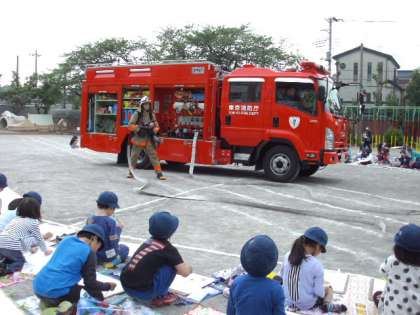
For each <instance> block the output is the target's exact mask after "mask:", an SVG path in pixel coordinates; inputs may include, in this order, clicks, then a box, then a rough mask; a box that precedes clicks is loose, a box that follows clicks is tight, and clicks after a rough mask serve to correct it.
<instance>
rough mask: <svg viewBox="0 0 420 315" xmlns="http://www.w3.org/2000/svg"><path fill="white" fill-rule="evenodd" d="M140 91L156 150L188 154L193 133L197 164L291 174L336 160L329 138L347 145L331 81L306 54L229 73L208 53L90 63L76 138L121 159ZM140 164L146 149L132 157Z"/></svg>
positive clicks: (282, 176)
mask: <svg viewBox="0 0 420 315" xmlns="http://www.w3.org/2000/svg"><path fill="white" fill-rule="evenodd" d="M144 95H148V96H150V98H151V100H152V104H153V109H154V112H155V114H156V117H157V119H158V121H159V124H160V127H161V130H160V137H161V139H162V142H161V144H160V145H159V147H158V154H159V157H160V158H161V159H162V160H165V161H167V162H168V163H173V162H176V163H189V162H190V161H191V155H192V151H193V150H192V147H193V138H194V135H195V134H196V135H197V141H196V155H195V161H196V163H198V164H210V165H222V164H232V163H241V164H243V165H248V166H255V169H256V170H260V169H263V170H264V172H265V175H266V176H267V177H268V178H269V179H271V180H275V181H293V180H294V179H295V178H296V177H297V176H299V175H301V176H310V175H312V174H314V173H315V172H316V171H317V170H318V168H319V167H320V166H324V165H328V164H334V163H337V162H338V155H337V151H336V148H335V146H336V145H337V143H340V145H341V146H342V148H341V150H345V147H346V145H345V143H346V141H347V140H346V138H345V136H346V133H345V132H344V133H343V132H341V131H342V129H343V128H344V127H343V126H342V125H343V121H342V120H340V119H339V118H340V116H339V115H338V113H339V107H340V101H339V98H338V96H337V93H336V90H334V87H333V81H332V80H331V79H330V78H329V74H328V72H326V71H325V70H324V69H323V68H322V67H320V66H318V65H316V64H314V63H311V62H303V63H302V64H301V69H300V70H299V71H297V70H289V71H274V70H271V69H265V68H257V67H254V66H252V65H247V66H244V67H243V68H240V69H236V70H234V71H232V72H231V73H228V74H226V73H224V72H222V71H221V70H220V69H219V67H218V66H216V65H214V64H213V63H210V62H176V63H162V64H154V65H127V66H94V67H89V68H88V69H87V70H86V80H85V81H84V82H83V88H82V112H81V146H82V147H87V148H90V149H93V150H96V151H101V152H114V153H117V154H118V161H119V162H124V161H125V160H126V158H127V157H126V147H127V143H129V141H128V136H129V131H128V129H127V125H128V122H129V119H130V117H131V115H132V114H133V113H134V112H135V111H136V110H137V106H138V101H139V99H140V98H141V97H142V96H144ZM338 131H340V132H338ZM343 134H344V136H343ZM343 137H344V138H343ZM147 164H148V160H147V157H146V156H144V157H143V158H142V160H141V161H139V165H140V166H141V167H147Z"/></svg>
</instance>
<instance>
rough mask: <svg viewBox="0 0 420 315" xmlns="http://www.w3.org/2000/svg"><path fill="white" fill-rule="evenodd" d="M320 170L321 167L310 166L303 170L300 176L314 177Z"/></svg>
mask: <svg viewBox="0 0 420 315" xmlns="http://www.w3.org/2000/svg"><path fill="white" fill-rule="evenodd" d="M318 170H319V165H310V166H308V167H307V168H303V169H301V170H300V173H299V176H302V177H309V176H311V175H314V174H315V173H316V172H317V171H318Z"/></svg>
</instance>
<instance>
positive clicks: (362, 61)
mask: <svg viewBox="0 0 420 315" xmlns="http://www.w3.org/2000/svg"><path fill="white" fill-rule="evenodd" d="M333 59H334V60H335V64H336V71H337V73H336V79H337V81H341V82H343V83H347V84H350V85H349V86H346V87H343V88H342V89H340V97H341V98H342V100H343V102H344V103H347V104H356V103H357V102H358V93H359V92H360V91H365V95H366V96H365V103H366V104H377V105H379V104H380V105H382V104H384V103H386V102H388V101H390V99H391V97H392V99H393V100H394V102H397V103H398V104H401V100H402V96H403V92H404V89H403V88H402V87H401V86H400V85H399V84H398V69H399V68H400V65H399V64H398V62H397V61H396V60H395V59H394V57H393V56H391V55H389V54H386V53H383V52H380V51H377V50H374V49H370V48H367V47H365V46H363V44H361V45H360V46H358V47H355V48H353V49H350V50H347V51H344V52H342V53H340V54H337V55H335V56H333Z"/></svg>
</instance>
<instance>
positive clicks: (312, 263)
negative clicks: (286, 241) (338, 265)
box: [282, 227, 347, 313]
mask: <svg viewBox="0 0 420 315" xmlns="http://www.w3.org/2000/svg"><path fill="white" fill-rule="evenodd" d="M327 243H328V235H327V233H326V232H325V231H324V230H323V229H321V228H320V227H311V228H309V229H307V230H306V231H305V233H304V234H303V235H302V236H300V237H299V238H298V239H296V240H295V242H294V243H293V246H292V250H291V251H290V253H288V254H286V255H285V259H284V264H283V269H282V278H283V286H284V290H285V294H286V303H287V305H288V307H289V308H290V310H295V311H299V310H302V311H306V310H311V309H314V308H317V307H319V308H320V309H321V310H322V311H323V312H337V313H341V312H345V311H346V310H347V307H346V306H345V305H342V304H332V303H331V301H332V298H333V290H332V288H331V287H330V286H329V287H325V285H324V267H323V266H322V264H321V262H320V261H319V260H318V259H317V258H316V256H318V255H319V254H321V253H325V252H326V251H327V250H326V246H327Z"/></svg>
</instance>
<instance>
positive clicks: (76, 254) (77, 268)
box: [33, 224, 116, 314]
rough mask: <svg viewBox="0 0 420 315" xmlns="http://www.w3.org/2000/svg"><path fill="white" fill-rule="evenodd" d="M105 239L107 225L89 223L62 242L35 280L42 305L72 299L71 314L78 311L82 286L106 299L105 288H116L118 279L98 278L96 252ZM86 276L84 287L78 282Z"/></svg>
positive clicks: (46, 305)
mask: <svg viewBox="0 0 420 315" xmlns="http://www.w3.org/2000/svg"><path fill="white" fill-rule="evenodd" d="M104 241H105V233H104V231H103V229H102V228H101V227H100V226H99V225H96V224H88V225H86V226H85V227H84V228H83V229H82V230H81V231H80V232H79V233H77V236H68V237H66V238H64V239H63V240H62V241H61V242H60V243H59V245H58V246H57V249H56V250H55V252H54V255H53V256H52V257H51V259H50V261H49V262H48V263H47V264H46V265H45V266H44V268H42V270H41V271H40V272H39V273H38V274H37V275H36V277H35V279H34V281H33V290H34V293H35V294H36V296H37V297H38V298H39V299H40V300H41V307H42V308H49V307H56V306H58V305H59V304H60V303H62V302H64V301H68V302H70V303H72V312H71V314H76V311H77V307H76V305H77V302H78V301H79V299H80V291H81V289H82V288H83V289H84V290H86V292H87V293H89V294H90V295H91V296H92V297H94V298H96V299H97V300H100V301H102V300H103V299H104V297H103V294H102V291H108V290H114V289H115V287H116V284H115V283H111V282H108V283H103V282H99V281H97V280H96V255H95V253H96V251H98V250H99V249H100V248H102V247H103V244H104V243H105V242H104ZM82 278H83V282H84V286H83V287H82V286H80V285H78V283H79V281H80V279H82Z"/></svg>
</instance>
